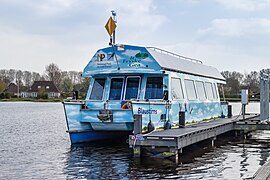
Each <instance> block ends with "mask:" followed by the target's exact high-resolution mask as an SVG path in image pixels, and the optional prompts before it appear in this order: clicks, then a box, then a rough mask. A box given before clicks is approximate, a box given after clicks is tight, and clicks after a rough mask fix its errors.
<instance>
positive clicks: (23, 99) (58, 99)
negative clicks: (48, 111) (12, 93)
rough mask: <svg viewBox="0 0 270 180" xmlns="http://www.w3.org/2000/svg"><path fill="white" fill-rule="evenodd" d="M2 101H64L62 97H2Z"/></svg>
mask: <svg viewBox="0 0 270 180" xmlns="http://www.w3.org/2000/svg"><path fill="white" fill-rule="evenodd" d="M0 101H3V102H7V101H9V102H10V101H12V102H15V101H28V102H62V101H63V99H62V98H48V99H37V98H9V99H0Z"/></svg>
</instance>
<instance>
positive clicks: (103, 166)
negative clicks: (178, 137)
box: [0, 102, 270, 179]
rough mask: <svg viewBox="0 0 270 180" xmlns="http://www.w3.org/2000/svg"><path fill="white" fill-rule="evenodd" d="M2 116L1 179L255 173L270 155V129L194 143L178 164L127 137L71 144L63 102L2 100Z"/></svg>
mask: <svg viewBox="0 0 270 180" xmlns="http://www.w3.org/2000/svg"><path fill="white" fill-rule="evenodd" d="M236 106H237V105H236ZM256 108H257V105H256V106H255V108H251V109H250V110H254V109H255V110H256ZM236 111H237V110H234V112H236ZM234 114H235V113H234ZM0 122H1V125H0V137H1V138H0V179H31V178H33V179H250V178H251V177H252V175H253V174H254V173H255V172H256V171H257V170H258V168H259V167H260V166H262V165H263V164H264V163H265V162H266V161H267V160H268V159H269V156H270V155H269V154H270V152H269V147H270V143H269V142H268V141H269V139H270V132H267V131H258V132H255V133H253V136H252V137H251V138H249V139H248V140H246V141H245V142H244V140H241V139H239V138H237V139H235V138H234V136H232V135H231V136H229V137H228V136H226V137H225V136H221V137H219V138H218V139H217V142H216V143H217V148H215V149H211V148H210V147H209V145H210V142H209V141H204V142H202V143H200V144H198V145H193V146H191V147H188V148H186V149H184V153H183V154H182V155H181V157H180V158H181V160H182V162H183V163H182V164H180V165H177V166H176V165H175V164H174V163H173V162H172V161H170V160H161V159H156V158H154V159H153V158H144V159H134V158H133V157H132V151H131V150H130V149H129V148H128V145H127V144H125V143H121V144H116V143H114V142H110V143H106V144H105V143H104V142H102V143H95V144H91V145H89V144H82V145H76V146H71V145H70V142H69V139H68V138H69V137H68V134H67V133H65V131H66V124H65V117H64V112H63V109H62V104H61V103H25V102H5V103H0Z"/></svg>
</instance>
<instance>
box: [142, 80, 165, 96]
mask: <svg viewBox="0 0 270 180" xmlns="http://www.w3.org/2000/svg"><path fill="white" fill-rule="evenodd" d="M162 98H163V77H148V78H147V83H146V91H145V99H162Z"/></svg>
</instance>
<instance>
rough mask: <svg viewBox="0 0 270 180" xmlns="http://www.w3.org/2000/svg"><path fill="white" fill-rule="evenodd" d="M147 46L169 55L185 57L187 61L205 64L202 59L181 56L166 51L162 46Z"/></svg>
mask: <svg viewBox="0 0 270 180" xmlns="http://www.w3.org/2000/svg"><path fill="white" fill-rule="evenodd" d="M147 48H149V49H152V50H154V51H157V52H160V53H163V54H167V55H170V56H173V57H177V58H179V59H184V60H187V61H191V62H196V63H199V64H203V62H202V61H201V60H198V59H193V58H189V57H186V56H181V55H179V54H175V53H173V52H170V51H166V50H163V49H160V48H156V47H147Z"/></svg>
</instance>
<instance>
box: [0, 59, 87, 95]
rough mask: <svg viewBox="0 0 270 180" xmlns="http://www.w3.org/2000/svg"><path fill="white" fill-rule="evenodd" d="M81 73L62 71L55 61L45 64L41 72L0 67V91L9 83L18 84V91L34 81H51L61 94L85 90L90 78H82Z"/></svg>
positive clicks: (25, 89) (27, 87) (24, 89)
mask: <svg viewBox="0 0 270 180" xmlns="http://www.w3.org/2000/svg"><path fill="white" fill-rule="evenodd" d="M81 74H82V72H78V71H62V70H61V69H60V68H59V66H58V65H57V64H55V63H51V64H49V65H47V66H46V67H45V71H44V73H43V74H40V73H38V72H30V71H21V70H15V69H0V92H2V91H4V90H5V88H6V87H7V86H8V85H9V84H10V83H15V84H16V85H17V86H19V89H20V91H27V90H28V89H29V88H30V87H31V86H32V85H33V83H34V81H53V82H54V84H55V85H56V87H57V88H58V90H59V91H60V92H61V94H67V93H70V92H73V91H75V90H77V91H81V92H86V91H87V89H88V86H89V81H90V78H87V77H86V78H82V77H81Z"/></svg>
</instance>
